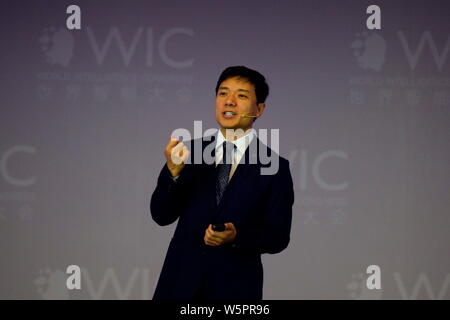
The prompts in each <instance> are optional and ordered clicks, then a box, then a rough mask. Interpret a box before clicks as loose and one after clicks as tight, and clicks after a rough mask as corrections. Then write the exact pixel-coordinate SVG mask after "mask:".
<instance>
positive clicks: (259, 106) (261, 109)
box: [256, 103, 266, 118]
mask: <svg viewBox="0 0 450 320" xmlns="http://www.w3.org/2000/svg"><path fill="white" fill-rule="evenodd" d="M256 108H257V109H258V110H257V115H258V118H259V117H261V116H262V114H263V113H264V109H265V108H266V104H265V103H258V104H257V105H256Z"/></svg>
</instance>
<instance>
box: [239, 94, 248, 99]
mask: <svg viewBox="0 0 450 320" xmlns="http://www.w3.org/2000/svg"><path fill="white" fill-rule="evenodd" d="M239 98H247V96H246V95H245V94H240V95H239Z"/></svg>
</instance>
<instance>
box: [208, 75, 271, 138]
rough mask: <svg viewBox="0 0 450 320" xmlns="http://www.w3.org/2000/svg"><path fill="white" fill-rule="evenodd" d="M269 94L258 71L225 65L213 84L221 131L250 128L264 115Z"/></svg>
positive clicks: (264, 80)
mask: <svg viewBox="0 0 450 320" xmlns="http://www.w3.org/2000/svg"><path fill="white" fill-rule="evenodd" d="M268 95H269V86H268V85H267V83H266V79H265V78H264V76H263V75H262V74H260V73H259V72H258V71H255V70H252V69H249V68H247V67H244V66H235V67H228V68H226V69H225V70H224V71H223V72H222V74H221V75H220V77H219V80H218V81H217V85H216V120H217V123H218V124H219V125H220V127H221V129H222V130H225V129H242V130H244V131H245V130H247V129H249V128H251V127H252V125H253V122H254V120H256V118H257V117H260V116H261V115H262V114H263V112H264V108H265V106H266V105H265V101H266V98H267V96H268ZM245 116H255V117H245ZM222 133H223V132H222Z"/></svg>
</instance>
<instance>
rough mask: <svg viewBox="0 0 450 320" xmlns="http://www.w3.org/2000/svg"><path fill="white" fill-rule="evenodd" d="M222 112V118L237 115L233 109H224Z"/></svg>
mask: <svg viewBox="0 0 450 320" xmlns="http://www.w3.org/2000/svg"><path fill="white" fill-rule="evenodd" d="M222 114H223V116H224V118H233V117H235V116H237V113H236V112H233V111H224V112H222Z"/></svg>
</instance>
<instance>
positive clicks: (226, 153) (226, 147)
mask: <svg viewBox="0 0 450 320" xmlns="http://www.w3.org/2000/svg"><path fill="white" fill-rule="evenodd" d="M234 148H235V145H234V143H231V142H224V143H223V144H222V150H223V157H222V159H223V161H222V163H219V164H218V165H217V168H216V169H217V179H216V203H217V204H219V202H220V199H222V196H223V193H224V192H225V188H226V187H227V184H228V177H229V176H230V171H231V164H232V158H233V151H234Z"/></svg>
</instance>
